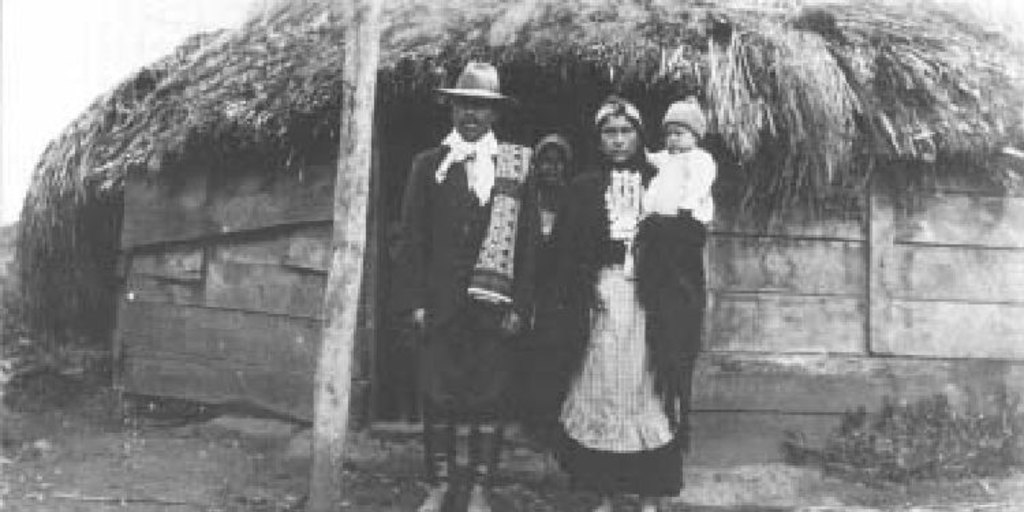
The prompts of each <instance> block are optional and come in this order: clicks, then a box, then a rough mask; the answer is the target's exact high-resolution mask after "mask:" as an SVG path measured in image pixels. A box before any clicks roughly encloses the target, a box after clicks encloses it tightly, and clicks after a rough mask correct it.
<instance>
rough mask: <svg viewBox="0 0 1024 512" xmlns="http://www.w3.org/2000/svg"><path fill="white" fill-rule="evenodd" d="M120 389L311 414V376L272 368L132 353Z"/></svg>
mask: <svg viewBox="0 0 1024 512" xmlns="http://www.w3.org/2000/svg"><path fill="white" fill-rule="evenodd" d="M124 378H125V386H126V387H125V389H126V390H127V391H129V392H131V393H138V394H143V395H154V396H167V397H176V398H185V399H189V400H195V401H199V402H206V403H215V404H217V403H231V402H241V403H248V404H252V405H256V406H258V407H263V408H265V409H269V410H271V411H274V412H277V413H280V414H286V415H288V416H292V417H295V418H300V419H307V420H308V419H310V418H311V417H312V411H313V374H312V372H304V373H302V372H288V371H282V370H281V369H280V368H276V367H273V366H265V367H264V366H248V367H234V366H230V365H226V364H224V362H223V361H211V360H203V359H200V358H170V357H155V356H153V355H138V356H134V357H132V358H130V359H129V360H128V361H127V364H126V365H125V377H124Z"/></svg>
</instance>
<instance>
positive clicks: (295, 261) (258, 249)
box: [211, 223, 331, 273]
mask: <svg viewBox="0 0 1024 512" xmlns="http://www.w3.org/2000/svg"><path fill="white" fill-rule="evenodd" d="M330 238H331V225H330V223H321V224H315V225H308V226H300V227H295V228H291V229H286V230H267V231H260V232H255V233H253V234H252V235H251V236H246V237H244V238H240V239H226V240H218V241H217V244H216V245H215V246H214V247H213V249H212V255H211V257H212V259H214V260H218V261H229V262H233V263H255V264H264V265H283V266H287V267H293V268H297V269H304V270H309V271H315V272H321V273H326V272H327V263H328V259H329V258H330V251H329V249H330Z"/></svg>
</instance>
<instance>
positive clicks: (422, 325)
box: [409, 308, 427, 331]
mask: <svg viewBox="0 0 1024 512" xmlns="http://www.w3.org/2000/svg"><path fill="white" fill-rule="evenodd" d="M409 323H410V324H412V326H413V327H414V328H416V329H417V330H420V331H422V330H424V329H426V328H427V310H426V309H424V308H416V309H414V310H412V313H410V314H409Z"/></svg>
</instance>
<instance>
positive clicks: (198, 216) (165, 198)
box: [121, 170, 218, 248]
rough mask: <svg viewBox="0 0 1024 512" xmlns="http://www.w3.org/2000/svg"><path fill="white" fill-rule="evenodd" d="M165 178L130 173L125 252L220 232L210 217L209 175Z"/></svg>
mask: <svg viewBox="0 0 1024 512" xmlns="http://www.w3.org/2000/svg"><path fill="white" fill-rule="evenodd" d="M163 176H164V175H159V176H151V175H148V174H145V173H129V174H128V176H127V177H126V178H125V185H124V211H125V215H124V222H123V224H122V227H121V247H122V248H130V247H137V246H141V245H147V244H154V243H161V242H172V241H181V240H190V239H193V238H197V237H202V236H204V235H206V234H208V233H211V232H216V231H217V229H218V227H217V226H215V225H214V224H213V222H212V220H211V219H210V218H209V216H208V215H207V204H208V193H209V189H208V188H209V187H208V183H207V181H208V175H207V173H205V172H202V171H198V170H197V171H193V172H182V173H175V175H174V176H173V177H163Z"/></svg>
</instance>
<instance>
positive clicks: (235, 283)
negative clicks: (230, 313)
mask: <svg viewBox="0 0 1024 512" xmlns="http://www.w3.org/2000/svg"><path fill="white" fill-rule="evenodd" d="M324 281H325V277H324V276H323V275H321V274H312V273H309V272H301V271H296V270H294V269H289V268H286V267H282V266H280V265H263V264H250V263H233V262H227V261H220V260H213V261H211V262H210V264H209V267H208V269H207V276H206V292H205V304H206V305H207V306H212V307H219V308H229V309H242V310H246V311H256V312H264V313H274V314H281V315H293V316H298V317H305V318H316V319H319V318H322V316H323V297H324Z"/></svg>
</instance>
